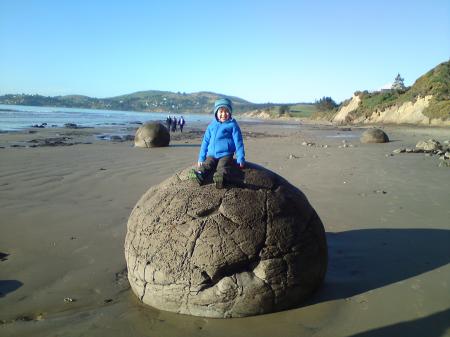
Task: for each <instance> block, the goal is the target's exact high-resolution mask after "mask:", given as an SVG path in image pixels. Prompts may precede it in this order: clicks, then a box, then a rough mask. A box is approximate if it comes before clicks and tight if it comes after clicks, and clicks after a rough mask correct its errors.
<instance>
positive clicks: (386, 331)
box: [349, 309, 450, 337]
mask: <svg viewBox="0 0 450 337" xmlns="http://www.w3.org/2000/svg"><path fill="white" fill-rule="evenodd" d="M449 322H450V309H447V310H444V311H440V312H437V313H435V314H433V315H430V316H427V317H424V318H419V319H416V320H413V321H407V322H402V323H397V324H393V325H388V326H384V327H382V328H378V329H374V330H369V331H364V332H360V333H358V334H356V335H351V336H349V337H388V336H408V337H424V336H426V337H440V336H445V332H446V331H447V329H448V328H449Z"/></svg>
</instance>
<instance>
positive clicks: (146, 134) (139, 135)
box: [134, 122, 170, 148]
mask: <svg viewBox="0 0 450 337" xmlns="http://www.w3.org/2000/svg"><path fill="white" fill-rule="evenodd" d="M169 142H170V133H169V130H167V128H166V127H165V126H164V125H162V124H161V123H158V122H151V123H145V124H144V125H142V126H141V127H139V129H137V131H136V135H135V137H134V146H136V147H147V148H148V147H162V146H168V145H169Z"/></svg>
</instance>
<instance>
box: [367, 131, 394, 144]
mask: <svg viewBox="0 0 450 337" xmlns="http://www.w3.org/2000/svg"><path fill="white" fill-rule="evenodd" d="M360 141H361V143H365V144H367V143H388V142H389V137H388V135H387V134H386V133H385V132H384V131H383V130H381V129H369V130H366V131H364V132H363V133H362V135H361V138H360Z"/></svg>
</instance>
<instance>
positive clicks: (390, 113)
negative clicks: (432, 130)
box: [332, 95, 450, 126]
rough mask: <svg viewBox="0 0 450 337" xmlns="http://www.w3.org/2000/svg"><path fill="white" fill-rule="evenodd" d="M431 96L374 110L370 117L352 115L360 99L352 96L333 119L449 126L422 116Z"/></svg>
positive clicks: (448, 121)
mask: <svg viewBox="0 0 450 337" xmlns="http://www.w3.org/2000/svg"><path fill="white" fill-rule="evenodd" d="M432 98H433V96H432V95H427V96H425V97H419V98H418V99H417V100H416V101H415V102H405V103H403V104H402V105H400V106H392V107H389V108H387V109H384V110H375V111H373V112H372V114H371V115H369V116H367V115H365V116H356V115H354V114H352V113H353V112H354V111H355V110H356V109H357V108H358V106H359V104H360V102H361V99H360V98H359V96H353V97H352V99H351V101H350V102H349V103H348V104H347V105H345V106H343V107H342V108H341V109H339V111H338V112H337V114H336V115H335V116H334V117H333V119H332V122H333V123H337V124H347V123H348V124H360V123H363V124H383V123H385V124H417V125H434V126H450V120H448V119H447V120H442V119H439V118H434V119H431V118H429V117H427V116H425V115H424V114H423V111H424V110H425V109H426V108H427V107H428V106H429V104H430V100H431V99H432Z"/></svg>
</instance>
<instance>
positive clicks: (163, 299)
mask: <svg viewBox="0 0 450 337" xmlns="http://www.w3.org/2000/svg"><path fill="white" fill-rule="evenodd" d="M246 165H247V167H246V168H245V169H244V170H243V172H242V173H243V183H241V184H239V186H238V187H237V186H236V187H232V186H229V187H227V188H225V189H216V188H215V186H214V184H207V185H204V186H199V185H198V184H197V183H196V182H195V181H193V180H190V179H189V178H188V172H189V170H190V168H188V169H185V170H183V171H181V172H179V173H177V174H175V175H174V176H172V177H170V178H168V179H167V180H165V181H163V182H162V183H161V184H159V185H157V186H154V187H152V188H150V189H149V190H148V191H147V192H146V193H145V194H144V195H143V196H142V197H141V199H140V200H139V201H138V203H137V204H136V206H135V207H134V209H133V211H132V213H131V215H130V217H129V220H128V225H127V226H128V229H127V235H126V239H125V258H126V261H127V267H128V279H129V281H130V285H131V288H132V290H133V292H134V293H135V294H136V295H137V296H138V298H139V299H140V300H141V301H142V302H144V303H146V304H148V305H150V306H152V307H155V308H158V309H161V310H167V311H172V312H177V313H182V314H189V315H195V316H204V317H217V318H226V317H244V316H251V315H258V314H264V313H270V312H275V311H280V310H284V309H289V308H293V307H298V306H299V305H301V303H302V302H303V301H304V300H305V299H306V298H307V297H308V296H309V295H311V293H312V292H314V291H315V290H316V289H317V288H318V287H319V286H320V284H321V283H322V282H323V279H324V277H325V272H326V268H327V259H328V257H327V243H326V237H325V231H324V227H323V224H322V222H321V220H320V218H319V217H318V215H317V213H316V212H315V210H314V209H313V208H312V206H311V205H310V203H309V202H308V200H307V198H306V197H305V195H304V194H303V193H302V192H301V191H300V190H299V189H297V188H296V187H294V186H293V185H291V184H290V183H288V182H287V181H286V180H284V179H283V178H282V177H280V176H278V175H277V174H275V173H273V172H271V171H269V170H267V169H265V168H263V167H261V166H258V165H255V164H251V163H248V164H246Z"/></svg>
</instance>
